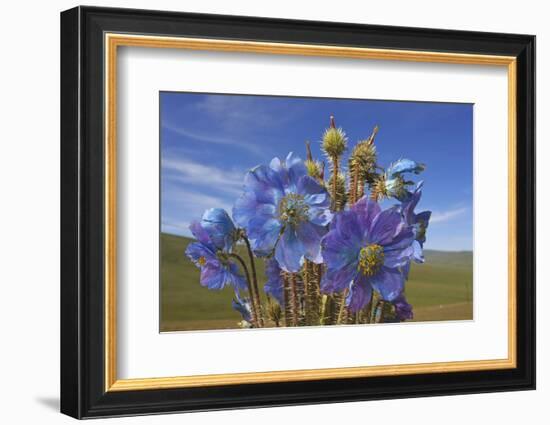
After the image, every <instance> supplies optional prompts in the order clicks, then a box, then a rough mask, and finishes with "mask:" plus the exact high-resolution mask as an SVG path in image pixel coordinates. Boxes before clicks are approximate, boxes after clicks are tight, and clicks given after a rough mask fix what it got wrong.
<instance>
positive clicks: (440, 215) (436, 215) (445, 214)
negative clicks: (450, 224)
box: [430, 207, 470, 224]
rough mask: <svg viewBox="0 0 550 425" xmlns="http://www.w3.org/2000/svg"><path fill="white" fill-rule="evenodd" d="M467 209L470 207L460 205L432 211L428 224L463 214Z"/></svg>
mask: <svg viewBox="0 0 550 425" xmlns="http://www.w3.org/2000/svg"><path fill="white" fill-rule="evenodd" d="M469 210H470V208H468V207H460V208H454V209H450V210H447V211H433V212H432V216H431V218H430V224H433V223H444V222H446V221H449V220H452V219H453V218H455V217H458V216H461V215H462V214H465V213H466V212H468V211H469Z"/></svg>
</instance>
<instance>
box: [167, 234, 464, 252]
mask: <svg viewBox="0 0 550 425" xmlns="http://www.w3.org/2000/svg"><path fill="white" fill-rule="evenodd" d="M160 234H161V235H168V236H176V237H178V238H185V239H192V240H196V239H195V238H194V237H193V236H192V235H191V236H185V235H178V234H177V233H170V232H167V231H161V232H160ZM430 251H432V252H433V251H436V252H452V253H459V252H471V253H472V254H473V252H474V250H473V249H458V250H447V249H433V248H426V249H424V252H430Z"/></svg>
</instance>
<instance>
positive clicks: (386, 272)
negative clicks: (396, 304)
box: [370, 266, 405, 301]
mask: <svg viewBox="0 0 550 425" xmlns="http://www.w3.org/2000/svg"><path fill="white" fill-rule="evenodd" d="M370 281H371V284H372V286H373V287H374V289H376V290H377V291H378V292H380V295H381V296H382V299H384V300H385V301H393V300H394V299H395V298H397V297H398V296H399V294H400V293H401V292H402V291H403V286H404V284H405V281H404V277H403V275H402V274H401V272H400V271H399V270H398V269H390V268H387V267H385V266H382V268H381V269H380V271H379V272H378V273H377V274H375V275H374V276H372V277H371V279H370Z"/></svg>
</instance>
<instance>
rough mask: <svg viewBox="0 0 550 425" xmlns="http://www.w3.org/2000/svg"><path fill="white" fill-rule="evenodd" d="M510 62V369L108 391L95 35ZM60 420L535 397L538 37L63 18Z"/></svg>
mask: <svg viewBox="0 0 550 425" xmlns="http://www.w3.org/2000/svg"><path fill="white" fill-rule="evenodd" d="M105 32H119V33H139V34H154V35H167V36H185V37H201V38H216V39H232V40H258V41H266V42H276V43H307V44H319V45H331V46H348V47H350V46H352V47H370V48H383V49H400V50H422V51H433V52H450V53H476V54H485V55H506V56H514V57H516V58H517V170H516V171H517V182H516V184H517V247H518V249H517V258H516V261H517V282H518V285H517V312H516V315H517V338H516V341H517V351H516V353H517V367H516V368H514V369H504V370H486V371H474V372H451V373H429V374H417V375H403V376H383V377H370V378H346V379H327V380H316V381H303V382H272V383H261V384H246V385H226V386H214V387H212V386H210V387H196V388H173V389H157V390H142V391H118V392H106V391H105V389H104V388H105V385H104V379H105V377H104V375H105V374H104V370H105V362H104V353H105V343H104V332H105V327H104V321H103V320H104V319H103V318H104V308H105V307H104V301H103V300H104V296H105V294H104V286H103V279H104V268H105V264H104V231H103V229H104V228H105V220H104V213H103V211H104V173H105V164H104V155H105V152H104V146H103V143H102V140H103V135H104V114H103V112H104V105H105V99H104V91H103V87H104V84H105V81H104V78H105V77H104V70H103V66H104V53H105V52H104V48H105V46H104V33H105ZM61 194H62V196H61V412H62V413H65V414H67V415H70V416H73V417H75V418H92V417H105V416H120V415H136V414H152V413H163V412H186V411H204V410H219V409H232V408H244V407H261V406H281V405H298V404H314V403H329V402H344V401H354V400H374V399H388V398H405V397H418V396H436V395H451V394H466V393H483V392H495V391H513V390H529V389H534V388H535V37H534V36H531V35H518V34H498V33H480V32H468V31H450V30H434V29H420V28H406V27H389V26H374V25H357V24H343V23H332V22H313V21H297V20H283V19H265V18H255V17H240V16H221V15H204V14H191V13H176V12H162V11H146V10H132V9H111V8H96V7H76V8H74V9H70V10H67V11H65V12H62V13H61Z"/></svg>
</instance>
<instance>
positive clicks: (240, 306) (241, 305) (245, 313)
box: [231, 293, 252, 323]
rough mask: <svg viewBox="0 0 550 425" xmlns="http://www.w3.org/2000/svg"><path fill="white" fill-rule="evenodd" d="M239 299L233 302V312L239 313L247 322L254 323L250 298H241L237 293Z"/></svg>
mask: <svg viewBox="0 0 550 425" xmlns="http://www.w3.org/2000/svg"><path fill="white" fill-rule="evenodd" d="M235 295H236V297H237V299H233V300H232V301H231V306H232V307H233V310H235V311H237V312H239V313H240V314H241V316H242V318H243V320H244V321H246V322H249V323H250V322H252V314H251V310H250V300H249V299H248V298H241V297H239V294H238V293H235Z"/></svg>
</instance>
